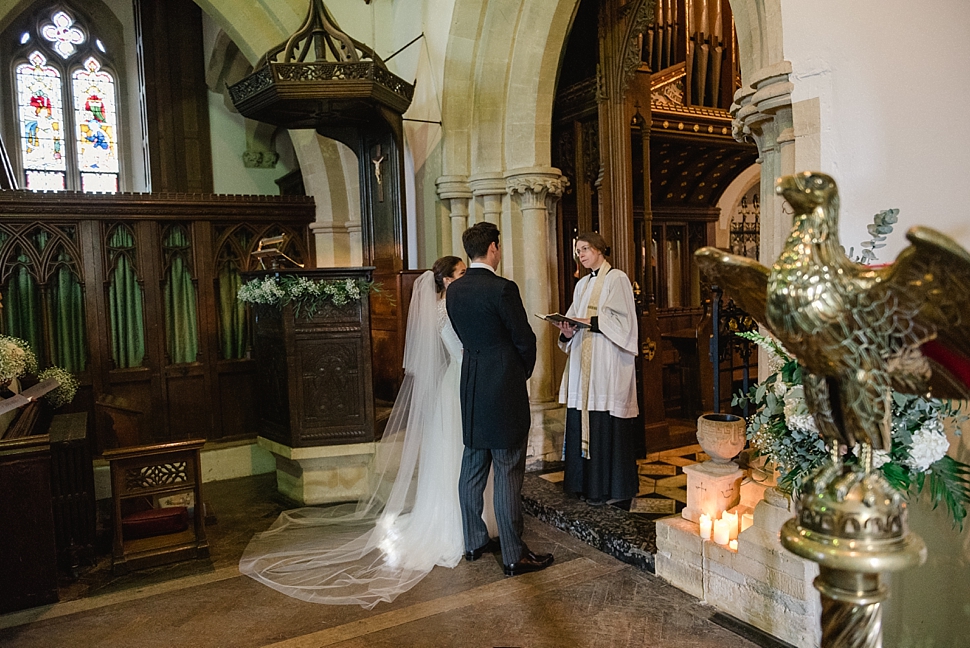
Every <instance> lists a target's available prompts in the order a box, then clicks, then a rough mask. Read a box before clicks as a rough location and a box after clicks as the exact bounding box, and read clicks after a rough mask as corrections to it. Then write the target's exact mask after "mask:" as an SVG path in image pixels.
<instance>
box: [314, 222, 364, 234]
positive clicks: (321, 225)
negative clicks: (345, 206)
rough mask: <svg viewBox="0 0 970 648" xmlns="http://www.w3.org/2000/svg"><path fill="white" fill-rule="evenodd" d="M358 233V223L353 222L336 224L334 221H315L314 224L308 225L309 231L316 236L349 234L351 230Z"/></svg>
mask: <svg viewBox="0 0 970 648" xmlns="http://www.w3.org/2000/svg"><path fill="white" fill-rule="evenodd" d="M355 228H356V230H357V231H358V232H359V231H360V223H359V222H354V221H347V222H345V223H337V222H334V221H323V222H320V221H317V222H315V223H310V231H311V232H313V233H314V234H317V235H330V236H333V235H334V234H349V233H350V232H351V231H352V230H354V229H355Z"/></svg>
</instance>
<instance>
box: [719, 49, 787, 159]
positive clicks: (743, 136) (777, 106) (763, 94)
mask: <svg viewBox="0 0 970 648" xmlns="http://www.w3.org/2000/svg"><path fill="white" fill-rule="evenodd" d="M790 73H791V64H790V63H788V62H787V61H784V62H783V64H780V65H778V66H774V68H773V69H771V70H765V71H763V74H761V75H759V78H757V79H756V80H755V81H754V82H753V83H752V84H751V86H750V87H748V88H742V89H741V90H738V91H737V93H735V95H734V104H732V106H731V116H732V117H733V118H734V121H733V122H732V125H731V132H732V135H733V136H734V138H735V139H736V140H738V141H751V140H754V141H755V142H756V143H757V144H758V148H759V149H760V150H764V148H766V146H765V144H766V143H765V142H763V141H761V137H762V135H763V129H762V126H763V125H764V124H765V123H766V122H772V121H775V117H776V116H777V115H778V113H779V112H780V111H783V110H786V109H787V110H790V109H791V93H792V90H793V89H794V84H793V83H792V82H791V81H790V80H789V78H788V75H789V74H790ZM775 130H779V131H780V130H781V129H775ZM771 144H773V143H769V146H770V145H771Z"/></svg>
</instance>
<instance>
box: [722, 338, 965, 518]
mask: <svg viewBox="0 0 970 648" xmlns="http://www.w3.org/2000/svg"><path fill="white" fill-rule="evenodd" d="M738 335H740V336H741V337H744V338H746V339H748V340H751V341H752V342H754V343H756V344H758V345H759V346H760V347H762V348H763V349H765V350H766V351H767V353H768V355H769V356H770V358H769V366H772V367H775V366H777V367H778V369H777V370H775V371H773V372H772V373H771V374H769V375H768V377H767V378H765V379H764V380H763V381H762V382H761V383H759V384H757V385H754V386H752V387H751V389H750V390H749V391H748V393H747V394H742V393H739V394H737V395H736V396H735V397H734V399H733V404H734V405H738V406H742V407H743V406H745V405H748V406H751V407H753V408H754V413H753V414H751V415H750V416H748V425H747V437H748V440H749V441H750V442H751V447H752V449H753V450H754V451H755V453H756V455H757V456H763V457H765V458H766V459H767V463H768V464H770V466H771V467H774V468H775V469H777V470H778V473H779V481H778V488H779V490H781V491H782V492H784V493H787V494H789V495H791V494H793V493H796V492H798V490H799V489H800V487H801V486H802V484H803V483H804V482H805V480H806V479H807V478H808V477H809V476H810V475H811V473H812V472H814V471H815V470H816V469H817V468H818V467H819V466H820V465H821V464H822V463H823V462H825V461H826V460H827V459H828V457H829V456H830V448H829V447H828V446H827V445H826V443H825V441H824V440H823V439H822V437H821V436H820V435H819V432H818V428H817V427H816V425H815V420H814V418H813V417H812V416H811V414H810V413H809V411H808V407H807V406H806V404H805V394H804V388H803V387H802V379H801V367H800V366H799V365H798V361H797V360H795V359H794V358H792V357H791V356H790V355H789V354H788V352H787V351H785V349H784V347H782V346H781V345H780V344H779V343H778V341H777V340H774V339H772V338H769V337H766V336H764V335H762V334H760V333H756V332H749V333H738ZM892 397H893V420H892V431H891V440H892V445H891V447H890V448H889V450H885V451H884V450H874V451H873V468H875V469H877V470H880V471H881V472H882V473H883V475H884V476H885V477H886V478H887V479H888V480H889V482H890V483H891V484H892V485H893V486H894V487H895V488H897V489H898V490H899V491H901V492H903V493H906V494H909V495H916V494H919V493H920V492H922V491H923V489H924V488H925V487H928V488H929V493H930V498H931V501H932V503H933V506H934V508H935V507H936V506H937V505H939V504H941V503H945V504H946V508H947V510H948V512H949V514H950V516H951V517H952V519H953V522H954V524H955V525H957V526H959V527H960V528H961V529H962V528H963V519H964V518H965V517H966V516H967V510H968V508H970V466H968V465H967V464H964V463H962V462H960V461H957V460H956V459H953V458H952V457H950V456H948V455H947V454H946V453H947V450H948V449H949V447H950V442H949V440H948V439H947V437H946V429H945V428H946V423H947V422H952V423H954V424H956V426H957V428H956V429H957V432H956V433H957V434H959V424H961V423H963V422H964V421H966V420H967V419H968V417H967V416H965V415H962V414H961V413H960V407H959V404H957V403H954V402H951V401H941V400H938V399H933V398H924V397H922V396H914V395H909V394H900V393H896V392H893V395H892ZM840 453H841V454H842V455H843V460H844V461H846V462H849V463H852V462H858V461H860V460H861V455H862V452H861V448H860V447H859V446H855V447H853V448H840Z"/></svg>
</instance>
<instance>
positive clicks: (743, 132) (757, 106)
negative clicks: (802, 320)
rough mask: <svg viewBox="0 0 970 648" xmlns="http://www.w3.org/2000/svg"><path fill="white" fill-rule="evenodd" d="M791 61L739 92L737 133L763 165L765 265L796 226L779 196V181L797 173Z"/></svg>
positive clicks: (733, 113) (734, 110)
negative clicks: (752, 145)
mask: <svg viewBox="0 0 970 648" xmlns="http://www.w3.org/2000/svg"><path fill="white" fill-rule="evenodd" d="M790 73H791V63H789V62H788V61H782V62H781V63H779V64H777V65H773V66H771V67H769V68H766V69H764V70H761V71H760V72H759V73H758V74H756V75H753V77H754V79H753V82H752V84H751V86H750V87H747V88H741V89H740V90H738V91H737V93H735V95H734V105H732V106H731V116H732V117H734V123H733V125H732V131H733V134H734V138H735V139H736V140H738V141H753V142H754V143H755V144H756V145H757V146H758V154H759V158H758V162H759V163H761V259H760V261H761V263H763V264H766V265H768V266H771V264H772V263H774V262H775V259H776V258H777V257H778V255H779V254H780V253H781V250H782V248H783V247H784V245H785V239H787V238H788V232H789V231H790V230H791V214H786V213H785V211H784V204H785V201H784V199H783V198H782V197H781V196H778V195H776V194H775V180H777V179H778V178H780V177H782V176H784V175H790V174H792V173H795V171H796V169H795V150H794V144H795V134H794V129H793V127H792V106H791V92H792V89H793V87H794V86H793V84H792V83H791V81H789V80H788V75H789V74H790Z"/></svg>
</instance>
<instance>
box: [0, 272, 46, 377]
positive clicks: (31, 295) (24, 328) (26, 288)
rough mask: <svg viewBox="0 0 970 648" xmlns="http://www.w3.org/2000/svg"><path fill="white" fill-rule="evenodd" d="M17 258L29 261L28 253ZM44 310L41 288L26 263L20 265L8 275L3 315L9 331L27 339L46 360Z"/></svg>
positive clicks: (4, 292)
mask: <svg viewBox="0 0 970 648" xmlns="http://www.w3.org/2000/svg"><path fill="white" fill-rule="evenodd" d="M17 261H19V262H21V263H24V264H26V263H29V262H30V260H29V259H28V258H27V256H26V255H23V254H21V255H19V256H18V257H17ZM43 317H44V316H43V313H42V311H41V298H40V288H39V287H38V286H37V281H36V280H35V279H34V276H33V275H32V274H31V273H30V271H29V270H28V269H27V267H26V265H17V266H16V267H15V268H14V270H13V272H12V273H11V274H10V277H9V279H7V285H6V289H5V290H4V291H3V319H4V329H5V332H6V334H7V335H12V336H14V337H18V338H21V339H23V340H26V341H27V343H28V344H30V348H31V349H33V351H34V354H35V355H36V356H37V359H38V360H39V361H41V362H43V358H44V357H45V356H44V319H43Z"/></svg>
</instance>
